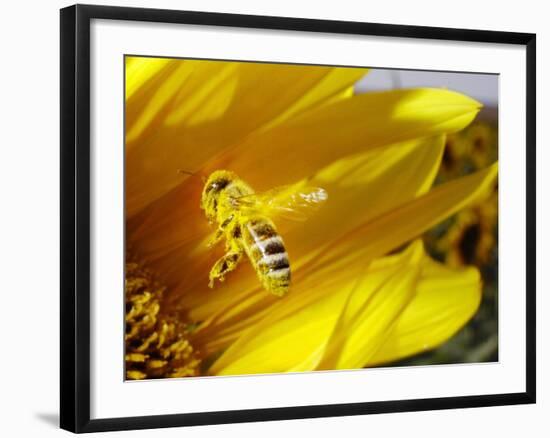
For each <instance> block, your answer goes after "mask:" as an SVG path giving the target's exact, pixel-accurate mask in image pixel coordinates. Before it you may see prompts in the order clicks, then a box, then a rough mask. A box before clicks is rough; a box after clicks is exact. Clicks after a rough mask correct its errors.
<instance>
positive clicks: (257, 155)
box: [206, 89, 481, 190]
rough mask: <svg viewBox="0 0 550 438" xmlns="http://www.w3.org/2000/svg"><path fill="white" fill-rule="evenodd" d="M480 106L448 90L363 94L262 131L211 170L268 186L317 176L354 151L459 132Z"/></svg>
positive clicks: (230, 151)
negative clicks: (230, 171)
mask: <svg viewBox="0 0 550 438" xmlns="http://www.w3.org/2000/svg"><path fill="white" fill-rule="evenodd" d="M480 107H481V105H480V104H479V103H478V102H476V101H475V100H473V99H470V98H469V97H466V96H464V95H462V94H459V93H456V92H452V91H448V90H443V89H413V90H396V91H390V92H382V93H367V94H362V95H358V96H354V97H353V98H351V99H343V100H341V101H338V102H336V103H333V104H331V105H326V106H323V107H321V108H318V109H314V110H311V111H307V112H305V113H303V114H301V115H300V116H298V117H295V118H293V119H291V120H288V121H287V122H285V123H283V124H280V125H277V126H276V127H274V128H273V129H269V130H265V131H261V132H256V133H254V134H253V135H251V136H249V137H248V138H247V140H246V141H245V142H244V143H242V144H239V145H238V146H236V147H232V148H230V149H228V150H226V151H224V152H223V154H221V155H220V157H219V159H217V160H214V161H212V162H210V163H209V165H208V167H207V169H206V171H207V172H210V171H213V170H215V169H219V168H228V169H230V170H233V171H235V172H236V173H237V174H238V175H240V176H241V177H242V178H244V179H246V180H247V181H248V182H249V183H250V184H251V185H252V186H253V187H256V188H257V189H259V190H267V189H270V188H272V187H274V186H277V185H284V184H291V183H293V182H295V181H298V180H300V179H302V178H304V177H307V176H311V175H312V174H314V173H315V172H316V171H318V170H319V169H321V168H322V167H324V166H327V165H328V164H330V163H332V162H334V161H335V160H337V159H339V158H342V157H344V156H347V155H350V154H354V153H358V152H360V151H365V150H367V149H372V148H375V147H380V146H386V145H390V144H393V143H397V142H401V141H406V140H410V139H414V138H420V137H428V136H435V135H439V134H442V133H447V132H454V131H458V130H460V129H462V128H464V127H465V126H466V125H468V124H469V123H470V122H471V121H472V120H473V118H474V117H475V115H476V114H477V113H478V111H479V109H480Z"/></svg>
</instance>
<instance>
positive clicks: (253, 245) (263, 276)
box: [244, 218, 290, 295]
mask: <svg viewBox="0 0 550 438" xmlns="http://www.w3.org/2000/svg"><path fill="white" fill-rule="evenodd" d="M245 228H246V231H247V232H246V233H245V235H244V238H245V243H246V247H247V252H248V256H249V258H250V260H251V262H252V264H253V266H254V268H255V269H256V272H257V273H258V277H259V278H260V280H261V281H262V283H263V285H264V287H265V288H266V289H267V290H269V291H270V292H272V293H274V294H276V295H284V294H285V293H286V292H287V291H288V288H289V286H290V263H289V261H288V254H287V252H286V249H285V246H284V243H283V239H282V238H281V236H279V234H278V233H277V230H276V229H275V226H274V225H273V224H272V223H271V221H269V220H268V219H264V218H261V219H254V220H251V221H250V222H249V223H247V224H246V227H245Z"/></svg>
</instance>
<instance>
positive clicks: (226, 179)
mask: <svg viewBox="0 0 550 438" xmlns="http://www.w3.org/2000/svg"><path fill="white" fill-rule="evenodd" d="M236 178H237V176H236V175H235V174H234V173H233V172H228V171H227V170H216V171H215V172H213V173H212V174H210V176H209V177H208V179H207V180H206V183H205V184H204V188H203V190H202V196H201V208H202V209H203V210H204V213H205V214H206V217H207V218H208V220H209V221H214V220H215V219H216V215H217V213H218V204H219V197H220V194H221V193H222V192H223V190H224V189H225V188H226V187H227V186H228V185H229V184H230V183H231V182H232V181H233V180H235V179H236Z"/></svg>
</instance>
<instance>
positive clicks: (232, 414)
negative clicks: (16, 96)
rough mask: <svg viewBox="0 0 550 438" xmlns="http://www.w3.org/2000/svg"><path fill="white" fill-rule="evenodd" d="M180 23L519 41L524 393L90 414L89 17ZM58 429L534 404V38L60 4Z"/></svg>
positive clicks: (334, 22) (426, 37) (146, 425)
mask: <svg viewBox="0 0 550 438" xmlns="http://www.w3.org/2000/svg"><path fill="white" fill-rule="evenodd" d="M92 19H112V20H131V21H145V22H161V23H183V24H196V25H208V26H229V27H242V28H263V29H274V30H277V29H278V30H295V31H306V32H329V33H335V34H356V35H376V36H391V37H413V38H424V39H439V40H455V41H474V42H489V43H505V44H519V45H524V46H525V47H526V52H527V56H526V59H527V62H526V71H527V89H526V97H527V102H526V104H527V106H526V108H527V114H526V116H527V129H526V142H527V143H526V144H527V206H526V207H527V230H526V250H527V260H526V263H527V315H526V321H527V327H526V329H527V330H526V332H527V339H526V347H527V348H526V353H527V354H526V358H525V360H526V370H527V373H526V391H525V392H520V393H510V394H492V395H480V396H461V397H444V398H431V399H416V400H394V401H382V402H368V403H351V404H335V405H316V406H289V407H284V408H270V409H250V410H240V411H219V412H199V413H186V414H174V415H155V416H143V417H128V418H106V419H95V420H91V419H90V351H89V345H90V167H89V158H90V21H91V20H92ZM60 22H61V42H60V43H61V65H60V68H61V83H60V88H61V115H60V120H61V303H60V304H61V353H60V354H61V357H60V359H61V370H60V373H61V374H60V377H61V386H60V392H61V394H60V399H61V403H60V410H61V415H60V426H61V428H63V429H67V430H69V431H72V432H76V433H80V432H99V431H108V430H128V429H146V428H160V427H173V426H194V425H206V424H220V423H241V422H251V421H271V420H287V419H299V418H315V417H335V416H347V415H364V414H372V413H388V412H404V411H424V410H438V409H452V408H465V407H481V406H497V405H513V404H525V403H535V401H536V396H535V394H536V383H535V379H536V368H535V367H536V351H535V327H536V321H535V278H536V277H535V274H536V273H535V254H536V247H535V245H536V237H535V225H536V224H535V213H536V210H535V209H536V206H535V180H536V177H535V146H536V134H535V128H536V122H535V108H536V102H535V98H536V76H535V75H536V73H535V71H536V64H535V63H536V61H535V59H536V58H535V56H536V55H535V53H536V36H535V34H529V33H514V32H495V31H485V30H466V29H448V28H436V27H423V26H403V25H389V24H376V23H359V22H344V21H328V20H312V19H303V18H289V17H266V16H253V15H234V14H221V13H210V12H188V11H174V10H159V9H142V8H126V7H112V6H90V5H75V6H70V7H68V8H64V9H61V20H60Z"/></svg>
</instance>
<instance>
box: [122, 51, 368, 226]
mask: <svg viewBox="0 0 550 438" xmlns="http://www.w3.org/2000/svg"><path fill="white" fill-rule="evenodd" d="M144 62H145V61H144ZM151 62H155V63H157V62H158V61H157V60H154V59H153V60H152V61H151ZM135 70H136V69H135V68H129V72H130V73H132V72H134V71H135ZM151 70H152V68H151ZM342 70H346V71H345V72H341V73H339V74H336V75H335V76H336V79H334V80H328V79H326V80H325V78H326V77H327V76H328V75H330V74H331V72H332V68H330V67H317V66H296V65H276V64H259V63H238V62H219V61H189V60H171V61H170V63H168V64H167V65H165V66H163V67H162V68H160V67H159V68H158V70H157V72H156V75H152V78H150V79H149V80H148V81H138V80H137V79H135V80H134V79H133V78H129V79H128V83H129V85H130V86H131V90H128V93H130V95H131V96H132V99H129V100H128V101H127V108H126V146H127V156H126V169H127V175H126V182H127V186H126V190H127V192H126V202H127V205H126V208H127V212H128V214H129V215H130V216H131V215H133V214H134V213H136V212H137V211H139V210H140V209H141V208H143V206H145V205H146V204H147V203H149V202H151V201H152V200H154V199H156V198H158V197H159V196H160V195H161V194H163V193H165V192H166V191H168V190H170V189H171V188H173V187H175V186H176V185H177V184H179V183H181V182H182V180H183V178H182V176H181V175H180V174H178V172H177V171H178V169H184V170H186V171H188V172H196V171H198V170H199V169H200V168H201V167H202V166H203V165H204V164H205V162H206V161H207V160H208V159H210V158H212V157H213V156H215V155H216V154H217V153H218V152H220V151H221V150H222V149H223V148H225V147H227V146H229V145H232V144H235V143H237V142H239V141H242V140H243V139H244V137H245V136H247V135H249V134H250V133H251V132H252V131H254V130H256V129H259V128H260V127H261V126H263V125H265V124H268V123H271V122H272V121H273V120H274V119H276V118H277V117H279V116H281V115H282V114H284V113H285V112H287V111H290V113H289V114H291V113H293V112H294V113H296V112H299V111H302V110H304V109H306V108H308V107H309V106H310V105H313V104H316V103H319V102H322V101H324V100H326V99H328V98H330V97H331V96H333V95H335V94H336V93H338V92H340V91H341V90H342V89H343V88H344V87H348V86H349V81H352V80H355V79H356V78H357V76H358V71H357V69H342ZM136 82H137V83H138V84H140V83H141V84H142V85H144V86H143V90H142V89H139V90H138V91H134V92H133V93H132V92H131V91H132V90H133V89H134V88H136V85H133V84H134V83H136ZM150 82H152V84H150ZM302 102H303V103H302Z"/></svg>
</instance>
